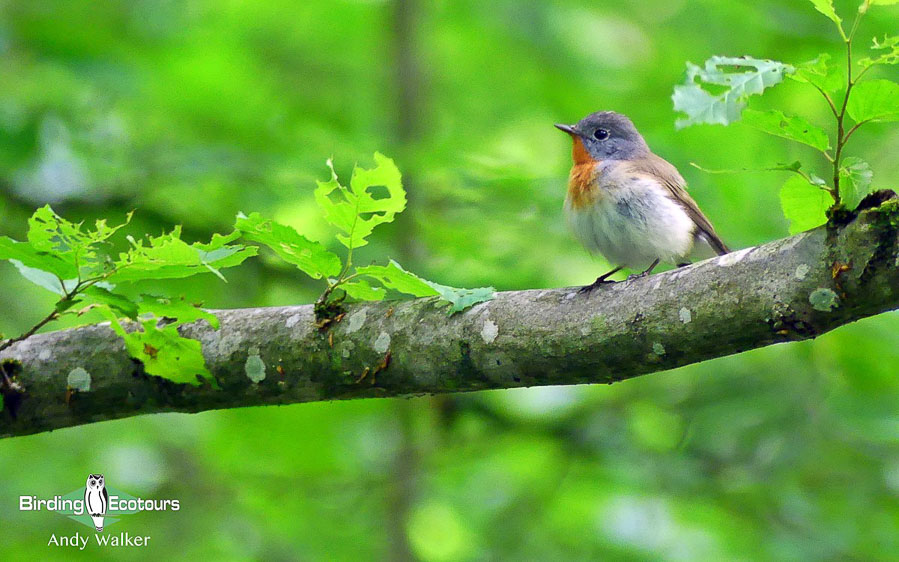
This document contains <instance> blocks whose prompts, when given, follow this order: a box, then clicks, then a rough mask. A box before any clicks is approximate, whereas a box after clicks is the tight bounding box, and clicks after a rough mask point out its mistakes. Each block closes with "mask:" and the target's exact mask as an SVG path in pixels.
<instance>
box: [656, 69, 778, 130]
mask: <svg viewBox="0 0 899 562" xmlns="http://www.w3.org/2000/svg"><path fill="white" fill-rule="evenodd" d="M793 70H794V69H793V67H792V66H790V65H787V64H784V63H781V62H777V61H772V60H760V59H754V58H751V57H720V56H716V57H712V58H710V59H709V60H707V61H706V62H705V66H704V67H699V66H697V65H695V64H693V63H689V62H688V63H687V77H686V80H685V82H684V83H683V84H681V85H678V86H675V87H674V94H673V95H672V96H671V99H672V100H673V101H674V109H675V111H680V112H682V113H685V114H686V118H684V119H678V120H677V122H676V123H675V126H676V127H677V128H678V129H681V128H683V127H687V126H690V125H696V124H700V123H709V124H720V125H728V124H730V123H733V122H734V121H737V120H738V119H739V118H740V112H741V111H742V110H743V108H744V107H745V106H746V99H747V98H748V97H749V96H751V95H757V94H761V93H762V92H763V91H765V89H766V88H770V87H771V86H774V85H776V84H779V83H780V82H782V81H783V78H784V75H786V74H789V73H791V72H793ZM697 82H698V83H697Z"/></svg>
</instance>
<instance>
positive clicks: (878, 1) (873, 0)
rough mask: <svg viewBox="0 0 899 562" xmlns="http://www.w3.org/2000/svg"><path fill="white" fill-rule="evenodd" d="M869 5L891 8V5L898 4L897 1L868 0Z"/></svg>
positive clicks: (898, 0)
mask: <svg viewBox="0 0 899 562" xmlns="http://www.w3.org/2000/svg"><path fill="white" fill-rule="evenodd" d="M869 3H870V4H871V5H872V6H892V5H893V4H899V0H869Z"/></svg>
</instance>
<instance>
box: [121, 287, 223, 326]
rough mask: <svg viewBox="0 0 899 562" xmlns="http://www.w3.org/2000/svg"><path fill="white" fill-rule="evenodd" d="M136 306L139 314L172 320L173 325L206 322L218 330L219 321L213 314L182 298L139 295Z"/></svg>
mask: <svg viewBox="0 0 899 562" xmlns="http://www.w3.org/2000/svg"><path fill="white" fill-rule="evenodd" d="M137 306H138V311H139V314H152V315H154V316H155V317H156V318H168V319H171V320H174V322H173V323H172V324H173V325H181V324H188V323H190V322H196V321H197V320H206V321H207V322H209V325H210V326H212V327H213V328H215V329H216V330H218V328H219V319H218V318H217V317H216V316H215V314H212V313H211V312H208V311H206V310H203V309H202V308H200V307H198V306H196V305H194V304H192V303H189V302H187V301H186V300H184V299H183V298H168V297H159V296H155V295H141V298H140V301H139V302H138V303H137Z"/></svg>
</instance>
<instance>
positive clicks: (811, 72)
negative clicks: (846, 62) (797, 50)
mask: <svg viewBox="0 0 899 562" xmlns="http://www.w3.org/2000/svg"><path fill="white" fill-rule="evenodd" d="M790 78H791V79H793V80H795V81H797V82H803V83H807V84H812V85H814V86H817V87H818V88H821V89H822V90H824V91H825V92H829V93H831V94H834V93H837V92H840V91H842V90H843V89H844V88H845V87H846V75H845V74H844V71H843V65H840V64H831V63H830V55H829V54H827V53H824V54H821V55H818V57H817V58H816V59H814V60H810V61H807V62H804V63H802V64H800V65H799V66H797V67H796V71H795V72H794V73H793V74H790Z"/></svg>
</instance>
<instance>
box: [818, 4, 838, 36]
mask: <svg viewBox="0 0 899 562" xmlns="http://www.w3.org/2000/svg"><path fill="white" fill-rule="evenodd" d="M810 1H811V3H812V4H814V5H815V9H816V10H818V11H819V12H821V13H822V14H824V15H825V16H827V18H828V19H829V20H830V21H832V22H833V23H835V24H837V27H838V28H839V29H840V35H842V34H843V25H842V24H843V20H842V19H840V16H838V15H837V12H836V10H835V9H834V7H833V0H810Z"/></svg>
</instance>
